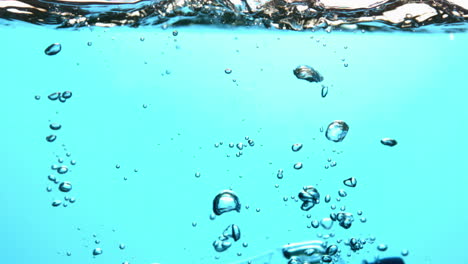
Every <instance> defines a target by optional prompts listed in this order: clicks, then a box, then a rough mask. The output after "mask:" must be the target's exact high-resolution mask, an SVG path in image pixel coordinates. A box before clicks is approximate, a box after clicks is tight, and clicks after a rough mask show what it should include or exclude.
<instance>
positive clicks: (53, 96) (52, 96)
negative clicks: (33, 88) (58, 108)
mask: <svg viewBox="0 0 468 264" xmlns="http://www.w3.org/2000/svg"><path fill="white" fill-rule="evenodd" d="M59 97H60V92H55V93H51V94H49V95H48V96H47V98H49V100H52V101H55V100H57V99H58V98H59Z"/></svg>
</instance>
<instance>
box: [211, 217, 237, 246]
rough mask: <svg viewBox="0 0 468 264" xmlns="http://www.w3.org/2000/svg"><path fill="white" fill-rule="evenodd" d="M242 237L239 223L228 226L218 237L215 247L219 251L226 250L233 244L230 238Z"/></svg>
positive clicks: (214, 243) (235, 239)
mask: <svg viewBox="0 0 468 264" xmlns="http://www.w3.org/2000/svg"><path fill="white" fill-rule="evenodd" d="M240 237H241V233H240V229H239V227H238V226H237V225H235V224H232V225H229V226H228V227H226V229H225V230H224V232H223V234H222V235H220V236H219V237H218V239H216V240H215V241H214V242H213V248H214V249H215V250H216V251H217V252H223V251H226V250H227V249H228V248H230V247H231V246H232V242H231V241H230V240H234V242H235V241H238V240H239V239H240Z"/></svg>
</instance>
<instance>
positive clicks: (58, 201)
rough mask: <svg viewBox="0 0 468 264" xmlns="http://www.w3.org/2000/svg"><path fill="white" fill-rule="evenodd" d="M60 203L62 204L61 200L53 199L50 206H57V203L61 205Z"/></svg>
mask: <svg viewBox="0 0 468 264" xmlns="http://www.w3.org/2000/svg"><path fill="white" fill-rule="evenodd" d="M61 204H62V201H60V200H54V201H53V202H52V206H53V207H57V206H59V205H61Z"/></svg>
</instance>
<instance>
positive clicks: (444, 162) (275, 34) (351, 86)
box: [0, 1, 468, 264]
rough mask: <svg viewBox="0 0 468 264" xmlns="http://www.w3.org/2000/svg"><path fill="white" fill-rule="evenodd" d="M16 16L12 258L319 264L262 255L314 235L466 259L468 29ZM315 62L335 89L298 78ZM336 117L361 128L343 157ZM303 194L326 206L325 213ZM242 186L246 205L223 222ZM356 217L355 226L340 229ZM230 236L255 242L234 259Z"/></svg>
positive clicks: (7, 84)
mask: <svg viewBox="0 0 468 264" xmlns="http://www.w3.org/2000/svg"><path fill="white" fill-rule="evenodd" d="M7 2H10V3H7ZM11 2H16V3H17V4H18V3H19V2H17V1H3V3H2V2H0V3H1V4H0V9H1V10H2V11H1V12H0V38H1V41H0V54H1V56H0V58H1V63H0V76H1V87H2V96H1V97H0V121H1V124H2V129H1V130H0V135H1V138H2V139H3V140H2V141H1V143H0V155H1V157H2V161H1V162H0V171H1V175H2V176H1V177H2V191H1V192H0V204H1V209H2V210H1V212H2V214H1V215H2V217H1V218H0V235H1V239H0V256H1V257H2V260H3V261H4V262H5V263H18V264H22V263H41V264H42V263H47V264H55V263H57V264H74V263H80V264H83V263H96V264H110V263H117V264H118V263H125V262H128V263H131V264H134V263H135V264H140V263H141V264H151V263H160V264H178V263H194V264H195V263H197V264H198V263H206V264H210V263H222V264H231V263H236V262H242V263H248V262H247V261H249V260H251V263H254V264H255V263H262V264H263V263H271V264H281V263H285V264H286V263H290V264H292V263H304V264H305V263H316V262H300V260H297V262H293V261H292V260H289V262H288V259H284V260H280V261H278V260H275V261H272V262H261V261H255V260H254V259H253V257H255V256H258V255H262V254H263V253H264V252H268V251H271V250H276V251H278V250H279V251H281V247H282V246H284V245H286V244H288V243H296V242H302V241H311V240H320V241H324V242H326V243H327V244H326V245H327V246H329V245H336V246H337V247H338V249H339V250H338V252H337V253H336V254H333V256H332V257H333V259H332V260H331V261H332V262H333V263H350V264H353V263H356V264H357V263H362V261H363V260H368V261H374V260H375V259H376V258H386V257H399V258H402V259H403V260H404V262H405V263H408V264H423V263H424V264H426V263H434V264H439V263H460V264H462V263H468V255H467V252H468V251H467V250H468V247H467V242H466V236H467V235H468V229H467V228H466V225H467V223H468V214H467V213H466V211H467V209H468V206H467V204H468V196H467V194H466V190H467V183H468V181H467V176H468V174H467V172H466V171H467V170H468V166H467V164H468V163H467V162H466V157H467V155H466V150H467V148H468V141H467V138H466V136H465V134H464V133H466V132H467V130H468V125H467V120H466V118H467V116H468V106H467V103H466V98H467V97H468V91H467V85H466V77H467V74H468V68H467V66H466V64H467V62H468V53H467V52H466V47H467V46H468V34H467V33H466V30H465V29H466V28H467V27H466V24H465V23H464V20H463V19H459V20H458V21H451V20H447V21H445V22H444V21H442V22H441V23H439V22H440V21H439V22H437V21H435V22H434V23H428V25H421V27H419V26H417V27H416V26H414V25H412V27H410V28H409V29H408V28H405V27H401V24H398V23H397V24H393V25H390V24H389V23H383V24H382V25H380V26H378V24H372V25H370V26H369V25H367V26H366V25H359V23H357V24H356V23H348V24H347V26H346V27H345V26H343V27H340V25H337V26H323V25H322V24H318V25H315V24H314V25H313V26H310V27H305V26H304V27H303V28H300V29H297V28H293V27H290V26H284V27H283V26H281V25H280V24H281V23H280V24H274V23H273V26H271V27H267V28H265V27H263V26H259V25H252V24H250V22H249V23H248V21H251V20H248V19H246V20H245V21H244V22H245V23H237V22H236V23H231V24H229V23H224V22H223V23H221V22H219V21H217V20H216V21H214V22H213V21H212V23H205V22H206V19H205V18H203V19H200V20H194V22H193V23H188V22H184V23H176V22H174V23H169V22H171V21H169V22H167V21H162V22H161V21H157V22H155V23H154V24H145V25H141V26H139V25H135V24H132V25H127V24H125V23H116V22H115V25H100V24H96V23H97V22H96V23H94V22H93V23H94V24H93V23H90V24H88V25H86V26H82V25H80V26H74V25H71V24H70V23H69V21H70V17H69V16H70V15H69V13H68V11H67V12H64V14H63V16H62V18H63V20H54V21H55V22H54V21H53V22H50V20H47V19H46V21H49V22H47V23H46V22H43V20H40V19H43V17H41V16H39V15H38V14H36V13H34V12H32V13H31V14H29V16H28V17H27V19H26V18H25V17H24V16H26V15H27V14H25V13H24V12H26V11H23V12H16V11H15V12H13V11H11V10H10V11H8V12H10V13H15V14H18V16H12V15H8V12H7V11H6V10H7V9H8V8H10V9H11V8H12V7H11V6H9V5H13V4H12V3H11ZM38 2H42V3H41V4H44V3H46V4H47V5H48V7H50V10H52V9H53V8H57V6H56V5H52V4H50V3H47V2H44V1H38ZM64 2H65V1H64ZM77 2H79V1H77ZM104 2H106V1H103V2H102V3H101V4H103V3H104ZM136 2H140V1H136ZM141 2H147V1H141ZM394 3H395V1H394V2H393V4H394ZM56 4H57V3H56ZM94 4H96V3H88V6H93V5H94ZM140 4H141V3H140ZM270 4H271V3H270ZM20 7H21V5H17V6H16V7H15V8H16V10H20ZM59 7H60V6H59ZM41 8H44V7H41ZM67 8H68V6H67ZM457 8H458V9H457V10H458V12H461V11H460V10H461V9H462V8H461V7H457ZM39 9H40V8H39ZM50 10H47V11H44V12H45V13H47V12H51V11H50ZM77 12H78V11H77ZM96 12H97V11H96ZM99 12H100V13H99V14H101V15H102V14H104V13H105V16H104V17H105V18H106V17H109V16H111V14H113V15H115V16H117V15H116V13H109V12H107V11H106V12H104V11H102V10H99ZM125 12H127V13H130V11H128V10H126V9H125ZM131 12H135V11H134V10H132V11H131ZM65 13H66V14H65ZM34 16H35V18H36V19H37V20H35V21H33V18H31V17H34ZM83 17H85V16H83ZM465 17H466V16H465ZM65 18H66V21H68V22H67V23H68V24H66V23H65V22H63V21H65ZM118 18H120V19H122V18H121V17H118ZM92 19H95V20H96V16H94V17H91V18H90V21H91V20H92ZM103 19H104V18H103ZM114 19H116V18H115V17H114ZM242 19H244V18H239V17H237V18H236V19H235V21H240V20H242ZM447 19H448V18H447ZM38 21H39V22H38ZM41 21H42V22H41ZM97 21H99V19H98V20H97ZM108 21H112V19H110V18H109V19H108ZM121 21H122V20H121ZM126 21H127V20H126ZM200 21H202V22H200ZM223 21H224V20H223ZM246 21H247V22H246ZM160 22H161V23H160ZM436 22H437V23H436ZM109 23H110V22H109ZM402 23H403V22H402ZM206 24H207V25H206ZM234 24H240V25H234ZM329 24H331V23H329ZM64 25H65V26H64ZM275 25H279V26H275ZM303 25H305V24H303ZM349 25H351V26H349ZM294 29H296V30H294ZM413 29H414V30H413ZM54 43H57V45H55V46H53V44H54ZM58 44H60V50H59V52H56V51H57V50H58ZM51 45H52V47H51V48H50V49H49V50H47V49H48V47H49V46H51ZM300 65H307V66H310V67H311V68H312V70H314V71H316V72H315V73H316V74H319V75H320V76H321V77H322V78H323V79H321V80H317V79H315V80H309V81H308V80H305V79H301V78H299V77H298V76H296V75H295V72H294V70H295V69H296V68H297V67H298V66H300ZM54 93H55V94H54ZM58 93H60V94H58ZM338 120H342V121H344V122H345V123H346V124H347V126H349V130H348V131H347V134H346V132H344V134H343V135H344V136H345V137H344V138H342V140H340V141H339V142H334V141H333V140H330V138H329V137H327V136H326V133H327V131H328V132H330V131H329V129H332V128H329V125H330V124H332V123H333V122H335V121H338ZM339 132H343V131H339ZM330 133H331V132H330ZM54 136H55V137H54ZM385 138H390V139H394V140H395V142H394V143H397V144H396V145H394V146H392V145H388V144H389V143H388V140H387V141H385V140H383V141H384V142H383V143H386V144H383V143H382V142H381V140H382V139H385ZM294 144H296V145H294ZM298 148H299V150H297V149H298ZM294 150H296V151H294ZM350 178H354V180H356V181H357V184H355V186H354V187H352V186H350V184H349V181H348V182H346V183H345V181H346V180H348V179H350ZM347 183H348V184H347ZM304 186H313V187H314V188H315V189H316V191H317V192H318V193H319V194H320V201H319V202H317V204H315V206H314V205H313V204H312V206H313V208H311V209H310V208H309V210H304V208H302V209H301V205H302V204H303V202H304V203H305V202H306V201H305V200H303V199H299V197H300V198H303V196H301V195H300V193H301V191H304V188H303V187H304ZM225 190H230V191H228V192H224V193H225V194H227V195H228V196H230V195H233V196H234V198H236V199H238V201H237V200H236V199H233V200H230V199H231V198H232V197H228V198H227V199H225V200H223V201H221V204H224V206H225V207H226V208H227V209H226V212H223V213H221V214H219V215H216V214H215V212H216V208H213V206H214V200H216V198H215V197H216V196H217V195H218V194H222V193H223V191H225ZM306 195H307V194H306ZM327 195H330V197H331V198H330V199H331V201H329V202H326V201H325V200H326V199H327V198H326V196H327ZM340 212H346V213H348V215H352V217H351V218H352V219H351V220H350V221H352V225H351V227H349V228H345V227H343V225H342V223H338V221H330V219H327V218H329V217H330V214H331V213H332V214H333V213H335V214H339V213H340ZM324 218H325V219H327V220H325V221H324V220H323V219H324ZM321 220H322V221H321ZM314 221H315V222H314ZM327 221H328V224H330V225H332V226H331V227H329V226H327V224H326V223H325V222H327ZM319 222H321V224H320V225H318V226H316V225H317V223H319ZM333 222H334V223H333ZM230 225H235V226H236V227H237V228H238V229H239V230H240V238H239V237H236V236H235V235H230V237H229V241H230V242H229V243H230V244H229V245H227V244H226V247H227V248H223V250H221V251H219V250H216V247H215V246H214V243H215V242H216V240H217V239H221V240H222V239H224V238H226V239H227V238H228V237H227V236H223V235H222V234H223V231H225V230H226V229H229V228H230V227H232V226H230ZM223 237H224V238H223ZM352 238H354V239H357V240H358V241H360V243H361V246H362V247H361V248H358V249H356V248H355V249H353V248H352V247H351V245H350V240H351V239H352ZM96 250H97V251H96ZM330 255H332V254H330ZM320 262H322V263H326V262H327V260H326V259H322V260H320V261H319V262H317V263H320Z"/></svg>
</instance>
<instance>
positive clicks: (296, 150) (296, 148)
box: [291, 143, 302, 152]
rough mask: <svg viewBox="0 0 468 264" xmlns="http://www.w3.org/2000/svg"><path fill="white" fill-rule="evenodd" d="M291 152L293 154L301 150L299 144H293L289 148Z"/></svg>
mask: <svg viewBox="0 0 468 264" xmlns="http://www.w3.org/2000/svg"><path fill="white" fill-rule="evenodd" d="M291 149H292V151H294V152H298V151H299V150H301V149H302V144H301V143H296V144H293V145H292V147H291Z"/></svg>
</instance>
